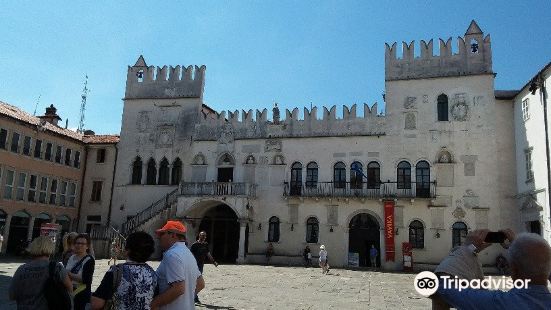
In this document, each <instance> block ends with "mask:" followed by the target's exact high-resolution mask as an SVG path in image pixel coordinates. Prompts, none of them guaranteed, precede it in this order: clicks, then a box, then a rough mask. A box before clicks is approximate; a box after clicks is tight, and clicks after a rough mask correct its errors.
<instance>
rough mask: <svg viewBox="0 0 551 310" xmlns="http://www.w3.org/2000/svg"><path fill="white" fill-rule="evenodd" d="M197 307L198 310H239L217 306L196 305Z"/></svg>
mask: <svg viewBox="0 0 551 310" xmlns="http://www.w3.org/2000/svg"><path fill="white" fill-rule="evenodd" d="M196 306H197V308H206V309H226V310H237V308H234V307H224V306H215V305H208V304H196Z"/></svg>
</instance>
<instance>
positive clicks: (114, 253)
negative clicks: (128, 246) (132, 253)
mask: <svg viewBox="0 0 551 310" xmlns="http://www.w3.org/2000/svg"><path fill="white" fill-rule="evenodd" d="M120 251H121V248H120V245H119V239H118V238H113V242H111V248H110V249H109V252H110V254H111V255H110V256H111V257H110V258H109V260H108V261H107V266H109V265H111V261H113V265H116V264H117V258H118V257H119V254H120Z"/></svg>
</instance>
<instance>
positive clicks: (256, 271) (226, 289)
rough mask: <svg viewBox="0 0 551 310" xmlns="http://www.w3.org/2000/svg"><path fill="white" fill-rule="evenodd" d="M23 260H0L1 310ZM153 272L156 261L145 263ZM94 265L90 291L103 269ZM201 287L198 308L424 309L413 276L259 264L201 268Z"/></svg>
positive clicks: (12, 306)
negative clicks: (204, 282) (204, 285)
mask: <svg viewBox="0 0 551 310" xmlns="http://www.w3.org/2000/svg"><path fill="white" fill-rule="evenodd" d="M22 263H23V261H17V260H9V259H5V258H4V259H0V309H16V307H15V304H14V303H13V302H10V301H8V297H7V289H8V285H9V281H10V279H11V276H12V275H13V273H14V272H15V270H16V269H17V267H18V266H20V265H21V264H22ZM150 264H151V266H152V267H153V268H157V266H158V265H159V262H151V263H150ZM107 268H108V266H107V260H99V261H97V262H96V272H95V273H94V281H93V290H95V288H96V287H97V286H98V285H99V283H100V281H101V278H102V277H103V275H104V273H105V271H106V270H107ZM204 277H205V281H206V288H205V289H204V290H203V291H202V292H201V293H200V294H199V297H200V299H201V302H203V305H200V306H198V307H197V309H316V310H317V309H428V308H430V301H429V300H428V299H427V298H423V297H421V296H419V295H418V294H417V293H416V292H415V290H414V288H413V278H414V277H415V275H414V274H403V273H386V272H373V271H352V270H343V269H331V271H330V272H329V274H328V275H322V274H321V270H320V269H319V268H301V267H274V266H258V265H220V266H219V267H218V268H216V267H214V266H213V265H206V266H205V274H204Z"/></svg>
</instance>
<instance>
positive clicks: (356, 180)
mask: <svg viewBox="0 0 551 310" xmlns="http://www.w3.org/2000/svg"><path fill="white" fill-rule="evenodd" d="M362 181H363V165H362V163H360V162H357V161H355V162H353V163H352V165H350V188H355V189H361V188H362V183H363V182H362Z"/></svg>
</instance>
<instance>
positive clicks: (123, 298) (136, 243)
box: [92, 231, 158, 310]
mask: <svg viewBox="0 0 551 310" xmlns="http://www.w3.org/2000/svg"><path fill="white" fill-rule="evenodd" d="M125 251H126V257H127V258H128V259H127V260H126V263H123V264H119V265H114V266H111V268H110V269H109V271H107V273H105V276H103V279H102V280H101V284H100V285H99V287H98V288H97V290H96V291H95V292H94V294H93V295H92V309H104V307H105V304H106V303H107V302H108V301H111V305H112V306H111V309H117V310H118V309H120V310H122V309H124V310H133V309H136V310H147V309H151V307H150V304H151V301H153V297H154V296H155V295H156V294H155V293H156V292H157V291H158V290H157V274H156V273H155V270H153V268H151V267H150V266H149V265H148V264H147V263H146V262H147V260H148V259H149V257H150V256H151V254H153V252H154V251H155V241H154V240H153V237H151V236H150V235H149V234H147V233H146V232H143V231H140V232H135V233H131V234H130V235H129V236H128V238H127V239H126V244H125Z"/></svg>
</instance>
